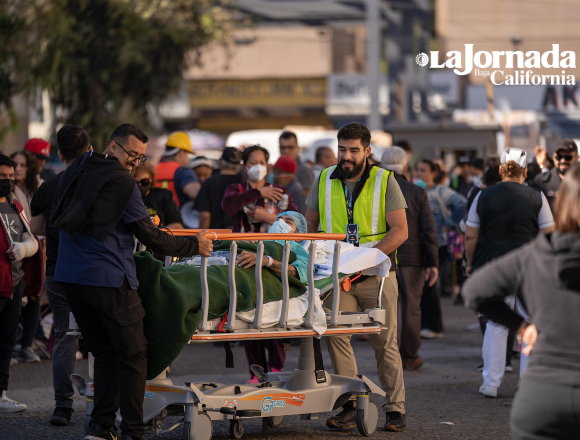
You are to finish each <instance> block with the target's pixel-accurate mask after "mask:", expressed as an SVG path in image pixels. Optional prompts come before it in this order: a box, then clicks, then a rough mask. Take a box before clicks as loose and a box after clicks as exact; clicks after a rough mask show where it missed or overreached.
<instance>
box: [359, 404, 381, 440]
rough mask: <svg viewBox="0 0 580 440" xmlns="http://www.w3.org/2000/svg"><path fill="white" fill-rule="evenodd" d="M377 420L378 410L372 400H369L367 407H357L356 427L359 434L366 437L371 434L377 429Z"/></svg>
mask: <svg viewBox="0 0 580 440" xmlns="http://www.w3.org/2000/svg"><path fill="white" fill-rule="evenodd" d="M378 422H379V411H378V410H377V405H376V404H375V402H373V401H372V400H371V401H370V402H369V404H368V406H367V409H366V410H362V409H358V410H357V411H356V427H357V429H358V432H359V433H360V435H364V436H365V437H368V436H370V435H373V434H374V433H375V431H376V430H377V423H378Z"/></svg>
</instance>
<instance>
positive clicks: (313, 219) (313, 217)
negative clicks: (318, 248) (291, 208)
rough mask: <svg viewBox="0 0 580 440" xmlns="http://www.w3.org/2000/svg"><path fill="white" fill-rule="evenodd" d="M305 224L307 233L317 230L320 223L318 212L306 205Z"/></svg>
mask: <svg viewBox="0 0 580 440" xmlns="http://www.w3.org/2000/svg"><path fill="white" fill-rule="evenodd" d="M305 217H306V224H307V225H308V233H309V234H312V233H316V232H318V225H319V224H320V214H319V213H318V212H316V211H313V210H312V209H310V208H309V207H306V215H305Z"/></svg>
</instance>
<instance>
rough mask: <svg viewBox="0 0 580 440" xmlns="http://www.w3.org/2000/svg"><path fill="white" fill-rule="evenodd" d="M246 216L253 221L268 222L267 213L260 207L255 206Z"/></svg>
mask: <svg viewBox="0 0 580 440" xmlns="http://www.w3.org/2000/svg"><path fill="white" fill-rule="evenodd" d="M248 215H249V216H250V217H252V218H253V219H254V220H258V221H261V222H265V221H268V212H267V211H266V210H265V209H264V208H263V207H262V206H256V207H255V208H254V209H250V210H249V211H248Z"/></svg>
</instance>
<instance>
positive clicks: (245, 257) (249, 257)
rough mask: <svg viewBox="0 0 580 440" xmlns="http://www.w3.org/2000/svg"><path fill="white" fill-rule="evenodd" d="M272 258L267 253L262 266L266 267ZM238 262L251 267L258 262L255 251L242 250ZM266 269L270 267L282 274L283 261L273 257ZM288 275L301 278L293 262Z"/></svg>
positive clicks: (239, 264) (244, 266)
mask: <svg viewBox="0 0 580 440" xmlns="http://www.w3.org/2000/svg"><path fill="white" fill-rule="evenodd" d="M269 261H270V259H269V258H268V256H267V255H264V257H263V258H262V267H266V264H268V262H269ZM236 264H237V265H238V266H240V267H243V268H244V269H249V268H250V267H252V266H254V265H255V264H256V254H255V253H253V252H248V251H242V252H241V253H240V255H239V256H238V259H237V260H236ZM266 269H270V270H271V271H272V272H274V273H276V274H278V275H281V274H282V262H281V261H278V260H274V259H273V258H272V264H271V265H270V267H266ZM288 275H289V276H291V277H294V278H297V279H300V276H299V275H298V269H296V268H295V267H294V266H292V265H291V264H289V265H288Z"/></svg>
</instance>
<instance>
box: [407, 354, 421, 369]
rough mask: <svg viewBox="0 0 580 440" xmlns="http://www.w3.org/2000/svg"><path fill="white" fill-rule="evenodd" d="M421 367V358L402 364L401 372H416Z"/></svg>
mask: <svg viewBox="0 0 580 440" xmlns="http://www.w3.org/2000/svg"><path fill="white" fill-rule="evenodd" d="M422 366H423V358H422V357H418V358H417V359H415V360H414V361H409V362H403V370H407V371H413V370H418V369H419V368H421V367H422Z"/></svg>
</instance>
